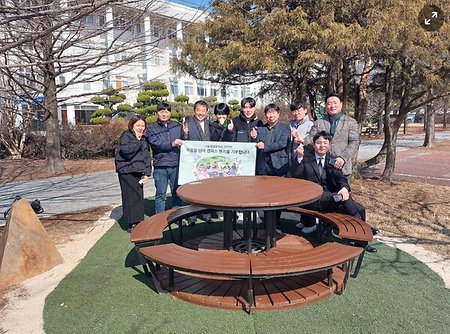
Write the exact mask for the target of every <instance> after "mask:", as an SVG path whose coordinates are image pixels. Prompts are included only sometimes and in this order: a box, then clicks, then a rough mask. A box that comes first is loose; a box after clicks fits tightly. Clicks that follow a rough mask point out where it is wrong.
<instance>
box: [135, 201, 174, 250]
mask: <svg viewBox="0 0 450 334" xmlns="http://www.w3.org/2000/svg"><path fill="white" fill-rule="evenodd" d="M177 210H178V208H173V209H170V210H167V211H163V212H160V213H157V214H155V215H153V216H151V217H148V218H147V219H144V220H143V221H141V222H140V223H139V224H137V226H136V227H135V228H134V229H133V231H131V235H130V240H131V242H132V243H139V242H145V241H152V240H159V239H162V238H163V231H164V229H165V228H166V227H167V226H168V225H169V224H168V220H167V218H168V216H169V215H170V214H171V213H173V212H175V211H177Z"/></svg>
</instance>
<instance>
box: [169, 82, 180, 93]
mask: <svg viewBox="0 0 450 334" xmlns="http://www.w3.org/2000/svg"><path fill="white" fill-rule="evenodd" d="M170 91H171V92H172V94H173V95H174V96H177V95H179V94H178V81H171V82H170Z"/></svg>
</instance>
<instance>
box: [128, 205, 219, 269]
mask: <svg viewBox="0 0 450 334" xmlns="http://www.w3.org/2000/svg"><path fill="white" fill-rule="evenodd" d="M210 211H211V209H208V208H204V207H199V206H196V205H186V206H181V207H176V208H172V209H170V210H166V211H163V212H160V213H157V214H154V215H153V216H151V217H148V218H146V219H144V220H143V221H141V222H140V223H139V224H138V225H137V226H136V227H135V228H134V229H133V231H131V234H130V241H131V242H132V243H133V244H134V246H135V248H136V251H137V253H138V257H139V261H140V262H141V264H142V267H143V269H144V272H145V274H146V275H147V276H149V271H148V268H147V264H146V260H145V259H144V258H143V257H142V255H141V253H140V252H139V249H140V248H141V247H145V246H149V245H156V244H158V243H159V242H160V240H161V239H162V238H163V232H164V230H165V229H166V228H167V227H168V228H169V232H170V235H171V239H172V242H175V238H174V235H173V231H172V224H177V225H178V243H179V244H180V245H182V244H183V229H182V221H183V219H186V218H189V217H190V216H193V215H197V214H201V213H206V212H210Z"/></svg>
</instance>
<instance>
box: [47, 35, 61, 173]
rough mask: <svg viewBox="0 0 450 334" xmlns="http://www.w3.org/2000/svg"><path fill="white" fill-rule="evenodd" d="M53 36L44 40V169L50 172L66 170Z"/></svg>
mask: <svg viewBox="0 0 450 334" xmlns="http://www.w3.org/2000/svg"><path fill="white" fill-rule="evenodd" d="M52 38H53V37H52V36H51V35H49V36H46V37H45V38H44V39H43V40H44V43H43V49H44V50H43V52H44V56H45V59H46V60H48V62H47V63H46V64H45V71H44V83H45V85H44V87H45V91H44V106H45V109H46V110H47V119H46V122H45V129H46V158H45V166H44V170H45V171H46V172H48V173H53V174H56V173H60V172H62V171H64V166H63V163H62V158H61V139H60V131H59V121H58V103H57V101H56V78H55V66H54V59H53V55H52V48H53V46H52Z"/></svg>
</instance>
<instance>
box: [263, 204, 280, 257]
mask: <svg viewBox="0 0 450 334" xmlns="http://www.w3.org/2000/svg"><path fill="white" fill-rule="evenodd" d="M276 220H277V214H276V211H274V210H271V211H264V224H265V225H266V251H269V250H270V247H271V246H272V243H274V238H275V227H276V223H277V222H276Z"/></svg>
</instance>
